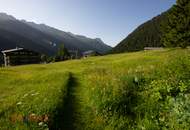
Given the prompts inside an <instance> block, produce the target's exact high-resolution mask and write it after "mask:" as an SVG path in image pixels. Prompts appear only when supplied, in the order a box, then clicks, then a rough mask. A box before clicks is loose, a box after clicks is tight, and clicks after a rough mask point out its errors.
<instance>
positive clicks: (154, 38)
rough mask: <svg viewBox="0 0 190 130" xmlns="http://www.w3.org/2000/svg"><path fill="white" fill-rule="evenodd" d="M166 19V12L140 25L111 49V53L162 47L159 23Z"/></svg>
mask: <svg viewBox="0 0 190 130" xmlns="http://www.w3.org/2000/svg"><path fill="white" fill-rule="evenodd" d="M166 20H167V17H166V12H165V13H162V14H161V15H158V16H157V17H154V18H153V19H151V20H149V21H148V22H146V23H144V24H142V25H140V26H139V27H138V28H137V29H135V30H134V31H133V32H132V33H131V34H129V36H127V37H126V38H125V39H124V40H123V41H121V42H120V43H119V44H118V45H117V46H116V47H114V48H113V50H112V51H111V52H112V53H120V52H130V51H138V50H143V49H144V47H162V46H163V44H162V42H161V36H162V31H161V25H162V23H163V22H164V21H166Z"/></svg>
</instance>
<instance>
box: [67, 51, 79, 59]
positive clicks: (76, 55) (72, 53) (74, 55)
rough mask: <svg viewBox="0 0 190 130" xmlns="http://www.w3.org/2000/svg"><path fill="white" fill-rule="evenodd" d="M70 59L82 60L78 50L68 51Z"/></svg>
mask: <svg viewBox="0 0 190 130" xmlns="http://www.w3.org/2000/svg"><path fill="white" fill-rule="evenodd" d="M68 52H69V55H70V59H78V58H80V55H79V52H78V50H68Z"/></svg>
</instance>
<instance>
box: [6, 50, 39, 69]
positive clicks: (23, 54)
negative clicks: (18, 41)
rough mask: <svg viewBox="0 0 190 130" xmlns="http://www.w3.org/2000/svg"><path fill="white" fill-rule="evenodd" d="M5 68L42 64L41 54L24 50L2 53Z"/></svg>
mask: <svg viewBox="0 0 190 130" xmlns="http://www.w3.org/2000/svg"><path fill="white" fill-rule="evenodd" d="M2 53H3V57H4V65H5V66H15V65H24V64H35V63H40V54H39V53H37V52H34V51H30V50H27V49H23V48H15V49H10V50H4V51H2Z"/></svg>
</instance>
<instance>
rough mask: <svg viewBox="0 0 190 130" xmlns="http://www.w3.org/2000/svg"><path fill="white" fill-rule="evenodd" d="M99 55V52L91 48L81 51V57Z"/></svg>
mask: <svg viewBox="0 0 190 130" xmlns="http://www.w3.org/2000/svg"><path fill="white" fill-rule="evenodd" d="M99 55H101V54H100V53H98V52H96V51H93V50H89V51H85V52H83V57H90V56H99Z"/></svg>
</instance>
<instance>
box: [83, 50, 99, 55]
mask: <svg viewBox="0 0 190 130" xmlns="http://www.w3.org/2000/svg"><path fill="white" fill-rule="evenodd" d="M95 52H96V51H93V50H88V51H85V52H83V54H91V53H95Z"/></svg>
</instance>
